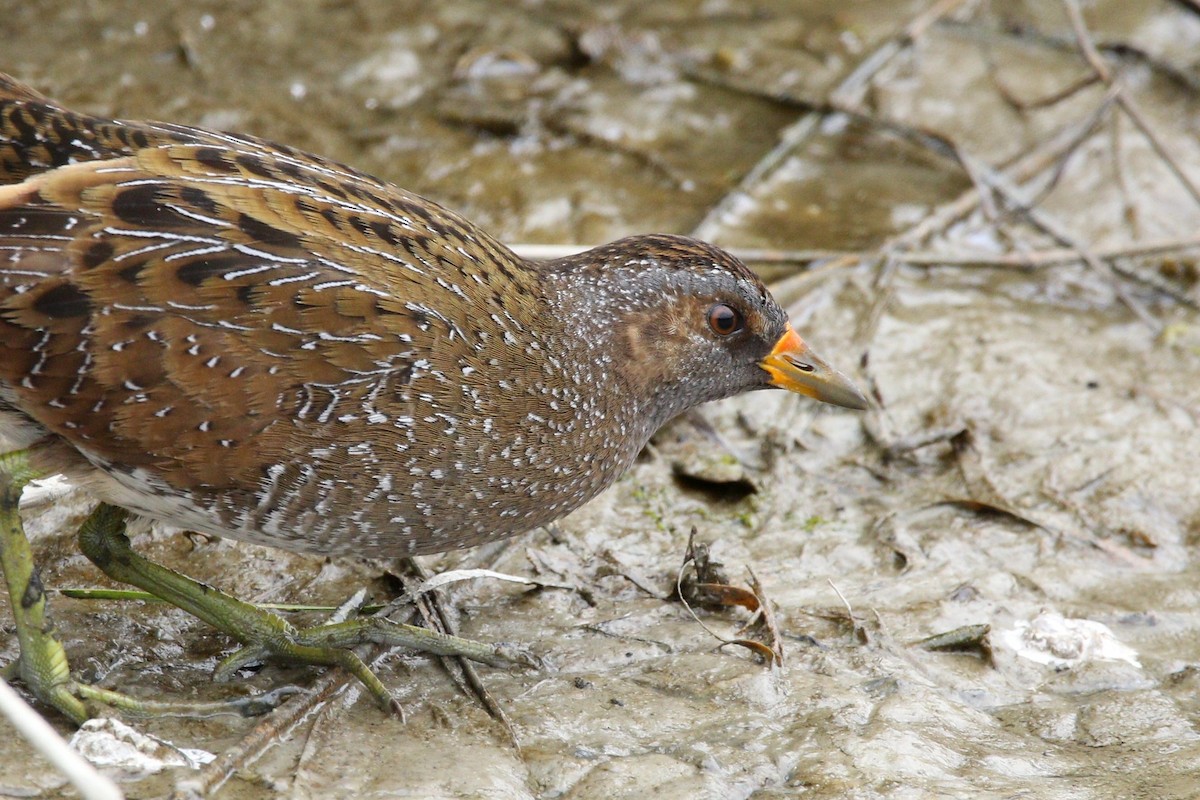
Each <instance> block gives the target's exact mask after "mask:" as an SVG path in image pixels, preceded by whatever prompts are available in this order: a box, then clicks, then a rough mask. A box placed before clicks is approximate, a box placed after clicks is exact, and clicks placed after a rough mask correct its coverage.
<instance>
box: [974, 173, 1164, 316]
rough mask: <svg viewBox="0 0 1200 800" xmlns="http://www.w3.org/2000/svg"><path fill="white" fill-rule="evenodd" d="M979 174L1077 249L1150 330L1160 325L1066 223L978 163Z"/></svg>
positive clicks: (1062, 241) (1033, 219)
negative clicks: (1030, 202)
mask: <svg viewBox="0 0 1200 800" xmlns="http://www.w3.org/2000/svg"><path fill="white" fill-rule="evenodd" d="M980 174H981V175H982V176H983V177H984V179H985V180H987V182H988V184H989V185H990V186H991V187H992V188H993V189H995V190H996V191H999V192H1001V193H1002V194H1004V195H1005V196H1006V197H1007V199H1008V201H1009V204H1010V206H1011V207H1013V208H1017V209H1019V210H1020V211H1021V213H1022V214H1023V215H1024V216H1025V217H1026V218H1027V219H1028V220H1029V221H1030V222H1032V223H1033V224H1034V225H1036V226H1037V227H1039V228H1041V229H1042V230H1043V231H1045V232H1046V233H1047V234H1049V235H1050V236H1052V237H1053V238H1054V239H1055V240H1056V241H1057V242H1058V243H1059V244H1061V245H1063V246H1064V247H1071V248H1074V249H1075V250H1077V251H1078V252H1079V255H1080V257H1081V258H1082V259H1083V262H1084V263H1085V264H1087V265H1088V267H1089V268H1091V270H1092V271H1093V272H1095V273H1096V274H1097V275H1100V276H1102V277H1104V278H1106V279H1107V280H1108V281H1109V283H1111V284H1112V287H1113V291H1115V292H1116V293H1117V297H1119V298H1120V300H1121V302H1122V303H1124V304H1125V306H1126V307H1127V308H1128V309H1129V310H1130V311H1132V312H1133V313H1134V314H1136V315H1137V316H1138V318H1139V319H1141V320H1142V322H1144V323H1146V325H1147V326H1148V327H1149V328H1150V329H1151V330H1152V331H1154V332H1155V333H1157V332H1158V331H1159V330H1161V329H1162V325H1161V324H1160V323H1159V321H1158V320H1156V319H1155V318H1154V316H1153V315H1152V314H1151V313H1150V312H1149V311H1147V310H1146V307H1145V306H1144V305H1142V303H1141V301H1139V300H1138V299H1137V298H1135V297H1134V296H1133V295H1131V294H1129V292H1128V291H1127V290H1126V289H1125V285H1124V284H1123V283H1122V282H1121V281H1120V279H1119V278H1118V277H1117V275H1116V274H1115V273H1114V272H1113V270H1112V267H1110V266H1109V265H1108V264H1107V263H1106V262H1104V261H1101V260H1100V259H1099V258H1097V257H1096V255H1095V254H1094V253H1093V252H1092V251H1091V250H1089V249H1087V247H1085V246H1084V245H1083V244H1081V243H1080V242H1079V240H1078V239H1076V238H1075V237H1074V236H1072V235H1071V234H1070V233H1068V232H1067V229H1066V227H1065V226H1063V224H1062V223H1060V222H1058V221H1057V220H1056V219H1055V218H1054V217H1053V216H1052V215H1050V214H1049V213H1047V212H1046V211H1043V210H1040V209H1037V208H1034V207H1033V206H1032V205H1030V204H1029V199H1028V198H1027V197H1026V196H1025V193H1024V191H1023V190H1022V189H1021V188H1020V187H1019V186H1017V185H1016V184H1015V183H1013V182H1012V181H1010V180H1009V179H1008V178H1006V177H1004V176H1003V175H1000V174H999V173H997V172H993V171H992V170H991V169H990V168H987V167H983V166H981V167H980Z"/></svg>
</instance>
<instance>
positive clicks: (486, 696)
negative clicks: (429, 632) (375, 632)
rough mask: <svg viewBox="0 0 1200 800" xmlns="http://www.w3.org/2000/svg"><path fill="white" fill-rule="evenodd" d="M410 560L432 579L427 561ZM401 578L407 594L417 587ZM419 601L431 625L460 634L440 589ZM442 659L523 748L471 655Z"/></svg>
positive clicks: (416, 569)
mask: <svg viewBox="0 0 1200 800" xmlns="http://www.w3.org/2000/svg"><path fill="white" fill-rule="evenodd" d="M406 561H407V562H408V566H409V569H410V570H411V572H412V574H414V575H416V576H417V578H418V579H419V580H420V581H421V583H422V584H426V583H428V582H429V581H430V580H431V575H430V573H429V570H427V569H426V568H425V566H424V565H423V564H421V563H420V562H419V561H417V560H416V559H411V558H410V559H406ZM400 580H401V582H402V583H404V589H405V593H406V594H407V593H409V592H412V591H413V589H414V588H415V587H413V586H411V585H410V582H409V581H408V580H407V576H405V575H400ZM415 605H416V607H417V610H418V612H419V613H420V614H421V616H422V618H423V619H424V620H425V624H426V625H427V626H428V627H430V628H432V629H433V630H438V631H441V632H442V633H447V634H450V635H452V636H457V635H458V625H457V624H455V622H454V620H453V619H451V618H450V615H449V613H448V612H447V611H446V603H445V600H444V599H443V598H442V595H441V592H440V591H439V590H437V589H433V590H431V591H427V592H424V593H422V594H421V595H420V596H419V597H418V598H417V600H416V602H415ZM439 659H440V660H441V662H442V665H443V666H444V667H445V668H446V672H447V673H449V675H450V676H451V678H453V680H454V681H455V682H456V683H457V684H458V686H459V688H460V689H461V690H462V691H463V693H464V694H472V695H474V696H475V697H476V698H477V699H478V700H479V702H480V704H482V705H483V707H484V708H485V709H486V710H487V712H488V714H489V715H491V717H492V718H493V719H495V720H496V721H497V722H499V723H500V725H501V726H503V728H504V731H505V733H507V734H508V738H509V741H511V742H512V745H513V747H515V748H516V749H517V750H518V751H519V750H520V749H521V742H520V740H519V739H518V738H517V732H516V729H515V728H513V725H512V721H511V720H509V718H508V715H507V714H505V713H504V709H503V708H502V707H501V706H500V704H499V703H498V702H497V701H496V698H495V697H494V696H493V695H492V693H491V692H490V691H488V688H487V687H486V686H485V685H484V683H483V678H481V677H480V675H479V671H478V670H477V669H476V668H475V665H474V664H473V663H471V662H470V661H468V660H467V659H465V658H460V657H457V656H439Z"/></svg>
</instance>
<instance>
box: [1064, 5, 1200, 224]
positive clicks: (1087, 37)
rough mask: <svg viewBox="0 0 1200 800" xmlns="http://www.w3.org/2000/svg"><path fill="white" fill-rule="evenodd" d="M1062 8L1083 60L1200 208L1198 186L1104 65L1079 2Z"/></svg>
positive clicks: (1199, 190)
mask: <svg viewBox="0 0 1200 800" xmlns="http://www.w3.org/2000/svg"><path fill="white" fill-rule="evenodd" d="M1063 5H1064V6H1066V9H1067V16H1068V17H1069V18H1070V20H1071V27H1072V28H1073V29H1074V31H1075V38H1076V40H1077V41H1078V43H1079V49H1080V51H1081V52H1082V53H1083V57H1084V59H1085V60H1086V61H1087V62H1088V64H1089V65H1090V66H1091V68H1092V69H1093V70H1095V72H1096V74H1097V75H1099V76H1100V80H1102V81H1104V83H1105V84H1107V85H1108V86H1111V87H1116V88H1117V104H1118V105H1119V106H1120V107H1121V110H1122V111H1124V112H1125V113H1126V114H1127V115H1128V116H1129V118H1130V119H1131V120H1133V124H1134V125H1137V127H1138V130H1140V131H1141V132H1142V135H1143V136H1145V137H1146V139H1147V140H1148V141H1149V142H1150V146H1151V147H1153V148H1154V152H1156V153H1157V154H1158V157H1159V158H1161V159H1162V160H1163V162H1164V163H1165V164H1166V165H1167V168H1168V169H1170V170H1171V172H1172V174H1174V175H1175V177H1176V178H1178V179H1179V182H1180V183H1181V184H1183V188H1184V189H1186V190H1187V192H1188V194H1190V195H1191V196H1192V199H1193V200H1195V201H1196V203H1197V204H1200V189H1198V188H1196V184H1194V183H1192V179H1191V178H1189V177H1188V175H1187V173H1185V172H1184V171H1183V168H1182V167H1180V166H1179V162H1177V161H1176V160H1175V158H1174V157H1173V156H1172V155H1171V153H1170V152H1169V151H1168V150H1167V148H1166V145H1164V144H1163V143H1162V140H1161V139H1159V138H1158V135H1157V134H1156V133H1155V132H1154V130H1153V129H1152V128H1151V127H1150V124H1149V123H1148V122H1147V121H1146V117H1145V115H1143V114H1142V112H1141V109H1140V108H1139V107H1138V105H1137V103H1136V102H1135V101H1134V99H1133V98H1132V97H1130V96H1129V94H1128V92H1126V91H1125V90H1124V87H1123V86H1122V85H1121V83H1120V81H1118V80H1117V79H1116V77H1115V76H1114V75H1113V74H1112V70H1110V69H1109V68H1108V65H1107V64H1105V63H1104V59H1103V58H1102V57H1101V56H1100V52H1099V51H1098V50H1097V49H1096V43H1095V42H1093V41H1092V37H1091V34H1090V33H1088V29H1087V24H1086V23H1085V22H1084V20H1083V12H1082V11H1080V10H1079V2H1078V0H1063Z"/></svg>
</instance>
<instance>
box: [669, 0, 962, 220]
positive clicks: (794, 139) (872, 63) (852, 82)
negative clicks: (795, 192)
mask: <svg viewBox="0 0 1200 800" xmlns="http://www.w3.org/2000/svg"><path fill="white" fill-rule="evenodd" d="M963 2H964V0H939V2H937V3H934V4H933V5H932V6H930V8H928V9H927V10H926V11H924V12H923V13H921V14H919V15H917V16H916V17H915V18H913V19H912V20H911V21H910V22H909V23H908V24H907V25H905V26H904V28H903V29H902V30H901V31H900V32H899V33H897V34H896V35H894V36H892V37H891V38H889V39H888V40H886V41H885V42H884V43H883V44H882V45H880V46H879V47H878V48H876V49H875V50H874V51H873V52H872V53H871V54H870V55H868V56H867V57H866V58H865V59H863V60H862V61H861V62H859V64H858V66H857V67H855V69H854V70H853V71H851V72H850V74H849V75H847V76H846V77H845V78H844V79H842V81H841V82H840V83H839V84H838V85H837V87H836V88H834V89H833V91H831V92H830V93H829V98H830V100H831V102H837V103H838V104H839V105H846V106H856V105H857V103H858V101H859V100H860V99H861V97H862V95H863V94H864V93H865V92H866V90H867V87H868V86H869V85H870V82H871V80H872V79H873V78H874V77H875V75H877V74H878V73H879V71H880V70H881V69H883V68H884V66H886V65H887V64H888V63H889V62H890V61H891V60H892V59H893V58H895V57H896V56H897V55H898V54H899V53H901V52H903V50H904V48H905V47H907V46H909V45H910V44H911V43H912V42H913V41H914V40H916V39H917V38H919V37H920V36H921V34H923V33H924V32H925V30H926V29H928V27H929V26H930V25H931V24H933V23H934V22H935V21H937V20H938V19H939V18H941V17H942V16H944V15H945V14H948V13H949V12H950V11H952V10H953V9H954V8H956V7H957V6H959V5H961V4H962V3H963ZM821 117H822V113H821V112H817V111H810V112H809V113H807V114H805V115H804V116H802V117H801V118H800V119H798V120H796V121H795V122H793V123H792V124H791V125H789V126H788V127H787V128H785V129H784V130H783V132H782V133H781V134H780V135H779V142H778V143H777V144H776V145H775V147H773V148H771V150H770V151H769V152H768V153H767V154H766V155H765V156H763V157H762V158H761V159H759V161H758V163H757V164H755V165H754V167H752V168H751V169H750V171H749V172H747V173H746V174H745V175H744V176H742V179H741V180H740V181H738V184H737V186H735V187H734V188H733V190H732V191H730V192H728V193H726V194H725V196H724V197H722V198H721V199H720V200H719V201H717V203H716V204H715V205H713V206H712V208H711V209H710V210H709V212H708V213H707V214H705V215H704V219H702V220H700V223H699V224H698V225H696V227H695V228H694V229H693V231H692V235H693V236H695V237H697V238H699V239H713V238H716V237H715V234H717V233H718V232H719V231H720V228H721V226H722V224H723V223H724V220H725V217H726V216H728V214H729V213H730V211H731V209H733V208H734V206H735V205H736V204H737V203H738V202H740V201H741V199H742V198H744V197H749V196H750V193H751V192H752V191H753V189H754V187H756V186H757V185H758V184H759V183H760V182H761V181H762V180H763V178H765V177H766V176H767V175H769V174H771V173H772V172H774V171H775V170H776V169H777V168H778V167H779V165H780V164H782V163H783V162H784V161H785V160H786V159H787V158H788V156H790V155H791V154H792V153H793V152H794V151H795V150H796V148H797V147H798V146H799V145H800V143H801V142H803V141H804V140H805V139H807V138H808V137H809V136H810V135H811V134H812V132H813V131H814V130H816V127H817V124H818V123H819V122H820V121H821Z"/></svg>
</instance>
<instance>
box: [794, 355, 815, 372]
mask: <svg viewBox="0 0 1200 800" xmlns="http://www.w3.org/2000/svg"><path fill="white" fill-rule="evenodd" d="M787 360H788V363H789V364H791V365H792V366H793V367H795V368H796V369H798V370H800V371H801V372H816V371H817V368H816V367H814V366H813V365H812V364H809V363H807V362H804V361H800V360H799V359H796V358H793V357H792V356H788V357H787Z"/></svg>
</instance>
